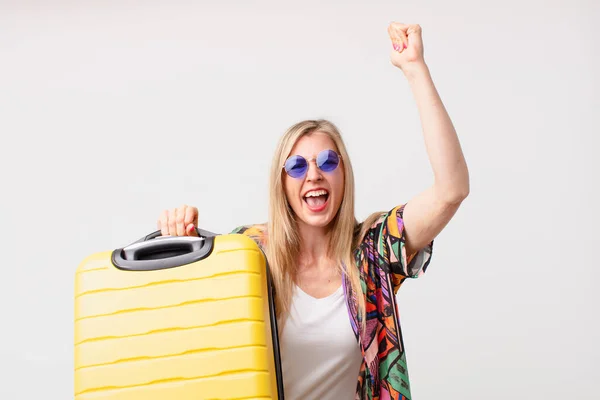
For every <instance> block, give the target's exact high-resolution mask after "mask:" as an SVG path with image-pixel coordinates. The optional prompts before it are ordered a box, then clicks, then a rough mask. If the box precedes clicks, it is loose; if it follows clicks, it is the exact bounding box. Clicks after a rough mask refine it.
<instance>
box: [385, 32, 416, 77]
mask: <svg viewBox="0 0 600 400" xmlns="http://www.w3.org/2000/svg"><path fill="white" fill-rule="evenodd" d="M388 35H389V36H390V40H391V41H392V48H393V50H392V51H391V56H390V58H391V61H392V64H394V65H395V66H396V67H398V68H400V69H401V70H403V71H404V72H406V70H407V69H408V68H411V67H412V66H415V65H420V64H424V63H425V61H424V58H423V40H422V37H421V27H420V26H419V25H406V24H401V23H399V22H392V23H391V24H390V25H389V26H388Z"/></svg>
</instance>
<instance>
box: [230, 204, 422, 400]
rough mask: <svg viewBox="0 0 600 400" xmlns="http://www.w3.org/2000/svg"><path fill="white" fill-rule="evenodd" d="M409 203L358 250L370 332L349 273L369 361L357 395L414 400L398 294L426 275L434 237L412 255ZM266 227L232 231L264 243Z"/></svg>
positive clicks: (355, 322) (353, 313)
mask: <svg viewBox="0 0 600 400" xmlns="http://www.w3.org/2000/svg"><path fill="white" fill-rule="evenodd" d="M403 211H404V205H401V206H398V207H395V208H393V209H392V210H391V211H389V212H387V213H385V214H383V215H382V216H381V217H380V218H379V219H378V220H377V221H375V223H373V225H372V226H371V227H370V229H369V230H368V231H367V233H366V235H365V237H364V238H363V240H362V242H361V243H360V245H359V247H358V249H356V250H355V253H354V260H355V263H356V267H357V268H359V270H360V278H361V279H360V280H361V285H362V293H361V294H360V295H362V296H365V300H366V302H365V303H366V304H365V305H366V322H365V328H366V329H365V332H364V334H362V333H361V332H359V329H358V328H359V326H360V322H359V319H358V303H357V301H356V296H357V295H358V294H356V293H353V292H352V287H351V285H350V281H349V279H348V277H347V276H344V279H343V280H342V282H343V286H344V294H345V298H346V304H347V306H348V312H349V315H350V323H351V325H352V329H353V330H354V334H355V335H356V338H357V340H358V342H359V344H360V348H361V352H362V355H363V361H362V364H361V366H360V373H359V376H358V381H357V388H356V396H355V399H356V400H361V399H365V400H366V399H368V400H388V399H394V400H410V399H411V395H410V384H409V378H408V368H407V364H406V356H405V353H404V344H403V341H402V330H401V328H400V320H399V318H398V307H397V304H396V297H395V294H396V292H397V291H398V289H399V288H400V285H402V283H403V282H404V280H406V278H417V277H419V276H421V275H422V274H423V273H424V272H425V270H426V269H427V266H428V265H429V262H430V260H431V255H432V250H433V241H432V242H431V243H430V244H429V245H427V246H426V247H425V248H423V249H421V250H420V251H419V252H418V253H417V254H414V255H410V256H408V255H407V254H406V248H405V247H404V242H405V238H404V222H403V219H402V214H403ZM263 229H264V228H262V227H259V226H244V227H239V228H236V229H235V230H234V231H233V232H232V233H241V234H246V235H248V236H250V237H252V238H253V239H254V240H255V241H257V243H258V244H259V245H260V246H261V247H263V246H264V245H266V238H265V232H264V230H263Z"/></svg>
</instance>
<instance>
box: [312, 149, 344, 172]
mask: <svg viewBox="0 0 600 400" xmlns="http://www.w3.org/2000/svg"><path fill="white" fill-rule="evenodd" d="M339 163H340V160H339V158H338V155H337V153H336V152H335V151H333V150H323V151H322V152H320V153H319V155H318V156H317V165H318V166H319V168H321V170H323V171H325V172H331V171H333V170H334V169H336V168H337V166H338V164H339Z"/></svg>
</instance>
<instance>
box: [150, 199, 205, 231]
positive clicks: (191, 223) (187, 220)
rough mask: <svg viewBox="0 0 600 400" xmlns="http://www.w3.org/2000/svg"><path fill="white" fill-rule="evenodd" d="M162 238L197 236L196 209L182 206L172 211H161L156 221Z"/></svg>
mask: <svg viewBox="0 0 600 400" xmlns="http://www.w3.org/2000/svg"><path fill="white" fill-rule="evenodd" d="M157 225H158V229H159V230H160V231H161V234H162V236H198V232H197V231H196V227H197V226H198V209H197V208H196V207H192V206H187V205H185V204H184V205H182V206H181V207H179V208H174V209H172V210H163V212H162V213H161V214H160V217H159V219H158V223H157Z"/></svg>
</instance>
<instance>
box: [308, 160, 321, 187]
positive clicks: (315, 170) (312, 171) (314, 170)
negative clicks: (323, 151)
mask: <svg viewBox="0 0 600 400" xmlns="http://www.w3.org/2000/svg"><path fill="white" fill-rule="evenodd" d="M322 179H323V175H322V174H321V170H320V169H319V167H317V161H316V160H311V161H310V162H309V163H308V171H306V180H307V181H309V182H315V181H320V180H322Z"/></svg>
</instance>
